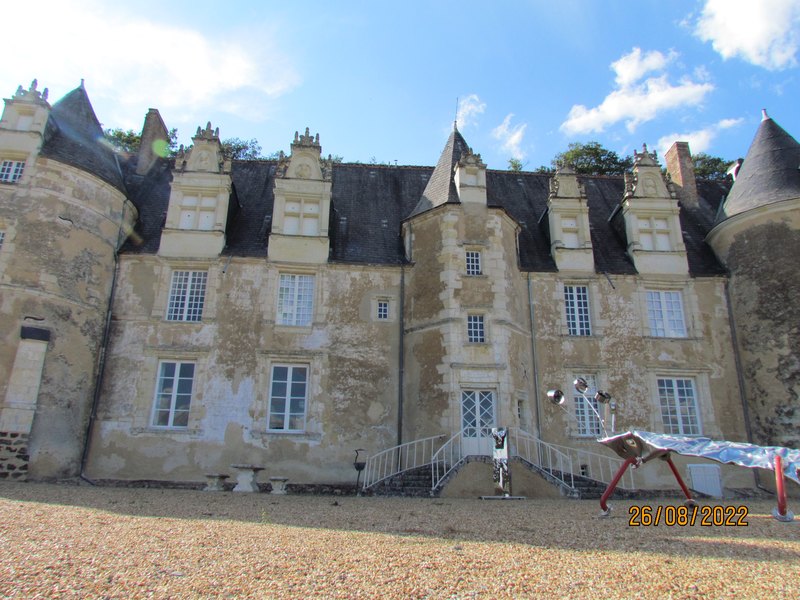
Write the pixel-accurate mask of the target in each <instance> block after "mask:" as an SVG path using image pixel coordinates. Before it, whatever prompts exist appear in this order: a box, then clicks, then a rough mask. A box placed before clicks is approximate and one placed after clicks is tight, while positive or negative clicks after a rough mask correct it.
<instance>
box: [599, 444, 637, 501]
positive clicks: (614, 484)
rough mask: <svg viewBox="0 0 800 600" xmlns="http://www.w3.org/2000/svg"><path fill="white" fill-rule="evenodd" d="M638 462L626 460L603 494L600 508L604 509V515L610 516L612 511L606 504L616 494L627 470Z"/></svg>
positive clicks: (630, 459)
mask: <svg viewBox="0 0 800 600" xmlns="http://www.w3.org/2000/svg"><path fill="white" fill-rule="evenodd" d="M636 462H637V460H636V459H635V458H626V459H625V462H624V463H622V466H621V467H620V468H619V471H617V474H616V475H614V479H612V480H611V483H609V484H608V487H607V488H606V491H605V492H603V497H602V498H600V508H602V509H603V514H606V515H607V514H608V513H609V511H610V510H611V509H610V508H608V504H607V503H606V502H607V501H608V499H609V498H610V497H611V494H613V493H614V488H615V487H617V484H618V483H619V480H620V479H622V476H623V475H625V470H626V469H627V468H628V467H629V466H630V465H632V464H635V463H636Z"/></svg>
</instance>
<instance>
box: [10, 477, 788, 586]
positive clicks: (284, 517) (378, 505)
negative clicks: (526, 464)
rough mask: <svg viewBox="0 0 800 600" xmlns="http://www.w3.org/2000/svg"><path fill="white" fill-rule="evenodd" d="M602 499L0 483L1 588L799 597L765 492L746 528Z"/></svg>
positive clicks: (783, 530)
mask: <svg viewBox="0 0 800 600" xmlns="http://www.w3.org/2000/svg"><path fill="white" fill-rule="evenodd" d="M793 502H794V503H796V502H797V501H796V500H795V501H793ZM791 503H792V502H791V501H790V508H793V509H794V510H795V512H800V506H792V505H791ZM613 504H614V506H615V509H614V512H613V513H612V514H613V517H611V518H600V517H599V512H600V510H599V507H598V503H597V501H566V500H564V501H557V500H536V501H507V502H491V501H480V500H439V499H406V498H353V497H335V496H291V495H290V496H274V495H270V494H233V493H225V492H198V491H187V490H157V489H120V488H99V487H98V488H93V487H90V486H84V485H81V486H74V485H46V484H32V483H27V484H26V483H11V482H2V483H0V598H4V599H5V598H14V599H17V598H24V599H34V598H70V599H71V598H125V599H128V598H174V599H184V598H378V597H380V598H473V597H481V598H598V597H600V598H792V599H797V598H800V520H798V521H795V522H793V523H789V524H783V523H778V522H777V521H775V520H773V519H772V518H771V516H770V515H771V512H772V508H773V507H774V506H775V504H774V503H773V502H771V501H748V502H737V503H735V505H737V506H739V505H744V506H747V507H748V509H749V513H750V514H749V516H748V517H747V519H746V521H747V522H748V524H749V525H748V526H747V527H741V526H737V527H733V526H729V527H724V526H721V527H718V526H711V527H703V526H700V525H699V523H696V524H695V525H694V526H684V527H679V526H674V527H667V526H665V525H663V524H661V525H659V526H658V527H655V526H650V527H631V526H629V524H628V521H629V518H630V517H629V509H630V507H631V506H643V503H642V502H630V501H617V502H615V503H613ZM650 504H651V505H652V506H653V507H654V508H655V506H657V505H663V506H675V505H678V503H677V501H666V500H661V501H656V502H650ZM712 504H713V503H712Z"/></svg>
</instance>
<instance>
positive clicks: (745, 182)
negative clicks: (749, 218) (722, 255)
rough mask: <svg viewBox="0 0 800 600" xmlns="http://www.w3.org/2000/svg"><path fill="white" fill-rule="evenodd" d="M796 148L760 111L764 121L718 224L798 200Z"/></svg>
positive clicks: (799, 173)
mask: <svg viewBox="0 0 800 600" xmlns="http://www.w3.org/2000/svg"><path fill="white" fill-rule="evenodd" d="M798 167H800V144H798V143H797V140H795V139H794V138H793V137H792V136H791V135H789V134H788V133H786V131H784V129H783V128H782V127H781V126H780V125H778V124H777V123H776V122H775V121H774V120H773V119H772V118H770V117H769V116H767V113H766V111H764V119H763V120H762V121H761V124H760V125H759V127H758V131H757V132H756V136H755V138H754V139H753V143H752V144H751V145H750V149H749V150H748V151H747V156H746V157H745V159H744V164H742V167H741V168H740V169H739V172H738V174H737V176H736V182H735V183H734V184H733V187H732V188H731V193H730V194H728V199H727V200H726V201H725V206H724V209H723V211H722V214H721V215H720V218H719V219H718V221H722V220H724V219H727V218H728V217H732V216H734V215H737V214H739V213H743V212H745V211H748V210H752V209H754V208H758V207H759V206H765V205H768V204H774V203H776V202H780V201H782V200H791V199H793V198H800V171H798Z"/></svg>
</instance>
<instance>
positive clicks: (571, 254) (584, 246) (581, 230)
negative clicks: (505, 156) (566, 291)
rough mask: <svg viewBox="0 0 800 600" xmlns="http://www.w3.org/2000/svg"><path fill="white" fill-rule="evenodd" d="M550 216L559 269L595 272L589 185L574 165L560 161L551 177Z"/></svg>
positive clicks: (548, 205)
mask: <svg viewBox="0 0 800 600" xmlns="http://www.w3.org/2000/svg"><path fill="white" fill-rule="evenodd" d="M547 216H548V220H549V225H550V252H551V253H552V255H553V260H555V261H556V266H557V267H558V269H559V271H564V270H569V271H588V272H591V273H594V255H593V253H592V236H591V233H590V229H589V205H588V204H587V201H586V189H585V188H584V185H583V181H581V180H580V179H579V178H578V176H577V174H576V173H575V170H574V169H573V168H572V165H568V164H561V165H559V166H558V169H557V170H556V174H555V176H554V177H553V178H552V179H551V180H550V197H549V198H548V200H547Z"/></svg>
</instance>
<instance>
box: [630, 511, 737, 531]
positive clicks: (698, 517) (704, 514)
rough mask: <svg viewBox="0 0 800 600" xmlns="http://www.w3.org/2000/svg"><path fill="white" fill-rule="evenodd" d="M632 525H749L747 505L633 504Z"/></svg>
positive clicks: (631, 512)
mask: <svg viewBox="0 0 800 600" xmlns="http://www.w3.org/2000/svg"><path fill="white" fill-rule="evenodd" d="M628 512H629V514H630V519H629V520H628V525H630V526H631V527H650V526H653V527H658V526H659V525H666V526H667V527H674V526H675V525H678V526H684V525H690V526H693V525H695V524H696V523H699V524H700V525H701V526H703V527H711V526H715V527H747V521H746V520H745V519H746V518H747V514H748V512H749V509H748V508H747V507H746V506H691V507H687V506H656V507H652V506H631V508H630V510H629V511H628Z"/></svg>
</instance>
